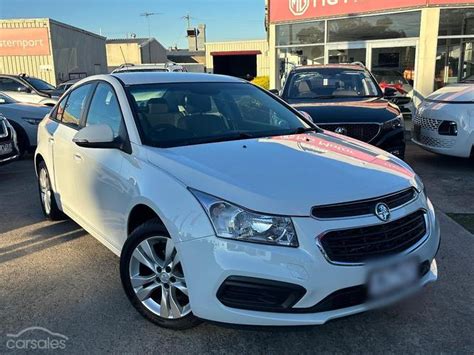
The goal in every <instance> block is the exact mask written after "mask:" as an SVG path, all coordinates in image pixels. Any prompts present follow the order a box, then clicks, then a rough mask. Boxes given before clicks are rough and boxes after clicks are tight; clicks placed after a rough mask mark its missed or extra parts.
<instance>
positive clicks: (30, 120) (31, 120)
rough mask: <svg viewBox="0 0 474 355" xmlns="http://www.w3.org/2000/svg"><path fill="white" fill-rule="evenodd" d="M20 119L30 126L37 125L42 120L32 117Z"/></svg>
mask: <svg viewBox="0 0 474 355" xmlns="http://www.w3.org/2000/svg"><path fill="white" fill-rule="evenodd" d="M22 119H24V120H25V121H26V122H28V123H30V124H32V125H35V126H37V125H39V124H40V122H41V120H42V118H33V117H22Z"/></svg>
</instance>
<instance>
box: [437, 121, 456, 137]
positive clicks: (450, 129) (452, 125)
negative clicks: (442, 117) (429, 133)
mask: <svg viewBox="0 0 474 355" xmlns="http://www.w3.org/2000/svg"><path fill="white" fill-rule="evenodd" d="M438 133H439V134H440V135H442V136H457V135H458V125H457V124H456V122H453V121H443V122H442V123H441V124H440V125H439V128H438Z"/></svg>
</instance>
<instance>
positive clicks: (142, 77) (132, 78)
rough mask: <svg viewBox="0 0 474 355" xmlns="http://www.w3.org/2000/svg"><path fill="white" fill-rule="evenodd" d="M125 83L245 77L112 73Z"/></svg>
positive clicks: (221, 80) (231, 80) (219, 80)
mask: <svg viewBox="0 0 474 355" xmlns="http://www.w3.org/2000/svg"><path fill="white" fill-rule="evenodd" d="M110 75H112V76H114V77H116V78H118V79H120V80H121V81H122V82H123V83H124V84H125V85H139V84H156V83H202V82H208V83H241V82H245V81H244V80H243V79H239V78H235V77H231V76H226V75H217V74H203V73H173V72H139V73H134V72H125V73H114V74H110Z"/></svg>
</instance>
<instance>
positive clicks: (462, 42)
mask: <svg viewBox="0 0 474 355" xmlns="http://www.w3.org/2000/svg"><path fill="white" fill-rule="evenodd" d="M473 47H474V38H445V39H439V40H438V49H437V53H436V69H435V90H437V89H439V88H441V87H443V86H445V85H447V84H452V83H457V82H459V81H461V80H464V79H467V78H472V77H473V76H474V56H473Z"/></svg>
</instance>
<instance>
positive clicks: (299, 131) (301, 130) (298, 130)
mask: <svg viewBox="0 0 474 355" xmlns="http://www.w3.org/2000/svg"><path fill="white" fill-rule="evenodd" d="M314 131H319V129H318V128H317V127H298V128H296V129H295V130H294V131H293V132H292V134H302V133H306V132H314Z"/></svg>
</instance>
